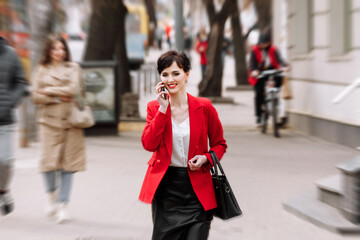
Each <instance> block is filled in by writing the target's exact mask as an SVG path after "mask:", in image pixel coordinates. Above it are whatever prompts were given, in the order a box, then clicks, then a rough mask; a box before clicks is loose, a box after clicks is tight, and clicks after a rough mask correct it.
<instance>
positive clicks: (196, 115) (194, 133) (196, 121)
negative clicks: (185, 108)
mask: <svg viewBox="0 0 360 240" xmlns="http://www.w3.org/2000/svg"><path fill="white" fill-rule="evenodd" d="M188 103H189V120H190V144H189V154H188V159H189V160H190V159H191V158H192V157H193V156H194V153H195V151H196V149H197V147H198V143H199V139H200V136H201V134H202V129H203V121H204V114H203V111H201V109H202V105H201V104H200V103H199V102H198V101H197V99H196V98H195V97H193V96H191V95H190V94H188Z"/></svg>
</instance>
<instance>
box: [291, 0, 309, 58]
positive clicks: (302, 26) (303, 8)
mask: <svg viewBox="0 0 360 240" xmlns="http://www.w3.org/2000/svg"><path fill="white" fill-rule="evenodd" d="M292 7H293V11H292V12H293V17H292V18H293V19H292V45H293V51H294V55H303V54H307V53H309V52H310V51H311V50H312V49H313V47H314V40H313V39H314V34H313V31H314V30H313V29H314V27H313V22H314V11H313V8H314V7H313V0H305V1H298V0H293V1H292Z"/></svg>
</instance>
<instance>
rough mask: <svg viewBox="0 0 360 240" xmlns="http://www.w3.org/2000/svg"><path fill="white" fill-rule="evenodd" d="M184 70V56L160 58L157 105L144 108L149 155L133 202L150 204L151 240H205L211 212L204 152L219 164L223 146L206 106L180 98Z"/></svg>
mask: <svg viewBox="0 0 360 240" xmlns="http://www.w3.org/2000/svg"><path fill="white" fill-rule="evenodd" d="M190 68H191V66H190V61H189V59H188V57H187V56H186V54H184V53H182V54H180V53H178V52H176V51H168V52H166V53H164V54H163V55H161V56H160V58H159V59H158V63H157V69H158V73H159V74H160V79H161V82H159V83H158V84H157V85H156V88H155V91H156V94H157V100H154V101H151V102H149V103H148V106H147V118H146V125H145V128H144V131H143V133H142V136H141V141H142V144H143V147H144V148H145V149H146V150H148V151H150V152H153V155H152V157H151V158H150V161H149V162H148V165H149V166H148V170H147V173H146V176H145V179H144V182H143V185H142V188H141V192H140V196H139V199H140V200H141V201H143V202H145V203H152V216H153V223H154V227H153V235H152V239H153V240H162V239H184V240H185V239H197V240H202V239H207V238H208V235H209V230H210V224H211V220H212V219H213V211H211V210H212V209H214V208H216V207H217V204H216V198H215V193H214V186H213V183H212V178H211V174H210V171H209V170H210V168H211V167H212V165H213V164H212V160H211V156H210V154H209V151H210V150H212V151H214V152H215V153H216V154H217V156H218V157H219V158H221V157H222V156H223V154H224V153H225V150H226V148H227V145H226V141H225V139H224V137H223V128H222V125H221V122H220V120H219V117H218V114H217V112H216V110H215V108H214V107H213V106H212V104H211V102H210V100H208V99H206V98H197V97H193V96H191V95H190V94H188V93H187V92H186V83H187V82H188V79H189V74H190ZM164 96H166V97H164ZM208 144H209V145H210V149H209V147H208V146H209V145H208Z"/></svg>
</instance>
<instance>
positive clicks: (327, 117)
mask: <svg viewBox="0 0 360 240" xmlns="http://www.w3.org/2000/svg"><path fill="white" fill-rule="evenodd" d="M273 13H274V14H273V36H274V44H275V45H277V46H279V47H280V49H281V50H282V52H283V53H284V52H285V53H286V56H287V57H286V59H287V60H288V61H289V62H290V64H291V67H292V69H291V73H290V82H291V90H292V93H293V96H294V98H293V99H292V100H291V101H290V102H289V106H288V113H289V117H290V125H291V126H292V127H294V128H295V129H297V130H300V131H303V132H306V133H308V134H311V135H315V136H318V137H321V138H324V139H326V140H329V141H332V142H336V143H340V144H343V145H346V146H350V147H355V146H359V145H360V112H359V111H357V110H359V109H360V89H357V90H355V91H354V92H353V93H352V94H351V95H350V96H349V97H348V98H346V99H345V100H344V101H342V102H341V103H340V104H336V105H335V104H333V103H332V100H333V99H334V98H335V97H336V96H337V95H338V94H339V93H340V92H342V91H343V90H344V89H345V87H346V86H348V85H349V84H350V83H352V82H353V80H354V79H355V78H357V77H360V0H273Z"/></svg>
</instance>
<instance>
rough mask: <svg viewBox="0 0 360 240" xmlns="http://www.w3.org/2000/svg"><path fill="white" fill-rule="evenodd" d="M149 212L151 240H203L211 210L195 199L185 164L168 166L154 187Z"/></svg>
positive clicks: (207, 231) (206, 234) (205, 237)
mask: <svg viewBox="0 0 360 240" xmlns="http://www.w3.org/2000/svg"><path fill="white" fill-rule="evenodd" d="M152 216H153V223H154V229H153V235H152V239H153V240H167V239H169V240H203V239H204V240H205V239H207V238H208V236H209V230H210V223H211V220H212V219H213V212H212V211H211V210H210V211H205V210H204V208H203V207H202V205H201V203H200V202H199V200H198V198H197V196H196V195H195V192H194V190H193V188H192V185H191V182H190V179H189V175H188V172H187V168H182V167H171V166H170V167H169V168H168V170H167V171H166V174H165V176H164V178H163V179H162V181H161V183H160V185H159V187H158V189H157V191H156V194H155V197H154V200H153V203H152Z"/></svg>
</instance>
